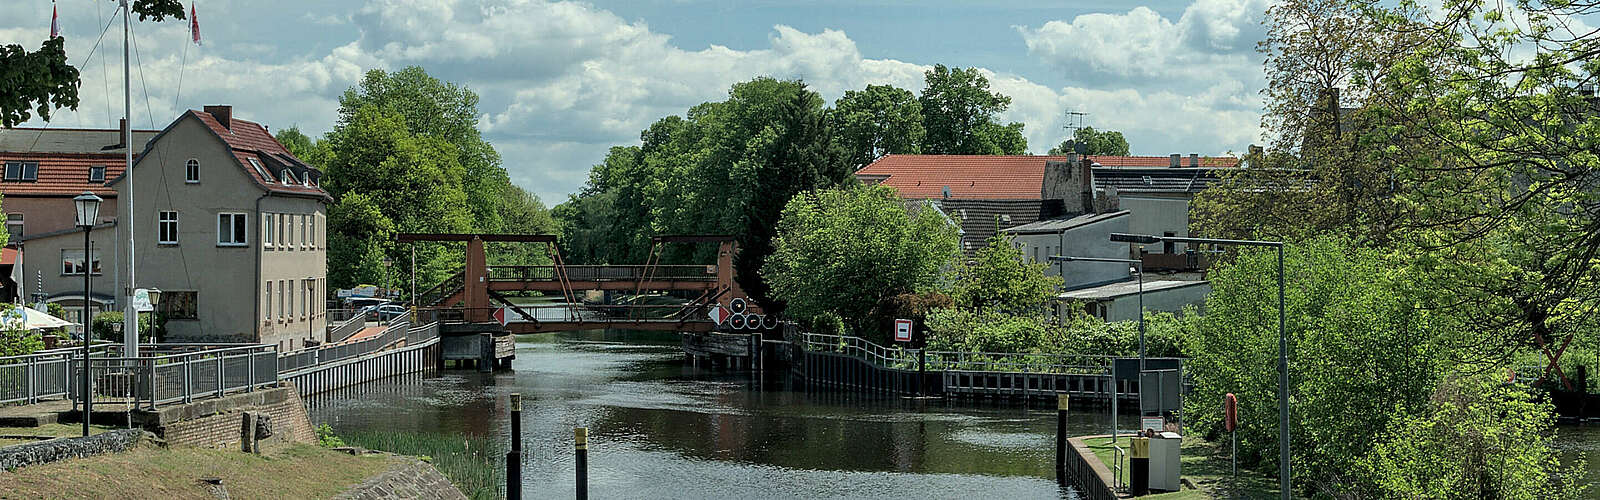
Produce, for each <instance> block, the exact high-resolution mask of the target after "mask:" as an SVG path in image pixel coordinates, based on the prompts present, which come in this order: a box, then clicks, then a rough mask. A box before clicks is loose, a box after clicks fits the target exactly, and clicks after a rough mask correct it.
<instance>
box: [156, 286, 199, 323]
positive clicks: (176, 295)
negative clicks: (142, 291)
mask: <svg viewBox="0 0 1600 500" xmlns="http://www.w3.org/2000/svg"><path fill="white" fill-rule="evenodd" d="M161 312H162V313H165V314H166V315H167V319H199V318H200V292H196V291H193V290H188V291H173V290H167V291H163V292H161Z"/></svg>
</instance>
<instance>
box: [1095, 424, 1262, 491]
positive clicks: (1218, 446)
mask: <svg viewBox="0 0 1600 500" xmlns="http://www.w3.org/2000/svg"><path fill="white" fill-rule="evenodd" d="M1084 444H1085V445H1087V446H1088V447H1089V450H1090V451H1092V452H1094V456H1095V457H1096V458H1099V459H1100V463H1103V464H1106V468H1108V469H1109V468H1111V466H1112V465H1111V464H1112V461H1113V459H1114V457H1115V455H1116V453H1115V451H1113V450H1112V444H1111V438H1109V437H1106V438H1093V439H1085V440H1084ZM1117 445H1118V446H1121V447H1122V449H1123V450H1124V451H1126V450H1127V449H1128V440H1127V437H1126V436H1124V437H1122V438H1121V439H1118V440H1117ZM1229 453H1230V452H1229V448H1228V444H1227V443H1212V442H1210V441H1206V440H1204V439H1200V438H1198V437H1194V436H1188V437H1185V438H1183V449H1182V455H1183V457H1182V458H1181V459H1180V460H1182V462H1183V473H1182V474H1183V478H1184V479H1187V480H1189V482H1192V483H1194V485H1195V486H1196V487H1197V488H1198V489H1193V490H1183V491H1177V492H1172V493H1162V494H1159V495H1150V496H1147V497H1142V498H1149V499H1156V500H1188V499H1207V498H1261V499H1273V498H1278V482H1277V478H1276V477H1274V476H1268V475H1265V474H1261V473H1258V472H1256V471H1252V470H1248V469H1239V479H1238V481H1237V482H1235V481H1234V479H1233V462H1232V460H1231V458H1232V457H1231V455H1229ZM1122 470H1123V476H1122V480H1123V481H1127V480H1128V476H1127V474H1128V472H1127V471H1128V460H1127V457H1126V455H1124V456H1123V458H1122Z"/></svg>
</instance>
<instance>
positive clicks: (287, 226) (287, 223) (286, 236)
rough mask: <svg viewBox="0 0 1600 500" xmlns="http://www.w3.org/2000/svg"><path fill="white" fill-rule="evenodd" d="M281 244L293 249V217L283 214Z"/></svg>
mask: <svg viewBox="0 0 1600 500" xmlns="http://www.w3.org/2000/svg"><path fill="white" fill-rule="evenodd" d="M283 219H284V220H283V228H284V231H283V244H284V245H285V246H287V247H289V249H290V250H293V249H294V215H291V214H283Z"/></svg>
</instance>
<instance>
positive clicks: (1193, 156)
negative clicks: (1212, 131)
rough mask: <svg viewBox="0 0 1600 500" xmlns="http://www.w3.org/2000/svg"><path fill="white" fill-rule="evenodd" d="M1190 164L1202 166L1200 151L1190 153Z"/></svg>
mask: <svg viewBox="0 0 1600 500" xmlns="http://www.w3.org/2000/svg"><path fill="white" fill-rule="evenodd" d="M1189 166H1191V167H1198V166H1200V153H1189Z"/></svg>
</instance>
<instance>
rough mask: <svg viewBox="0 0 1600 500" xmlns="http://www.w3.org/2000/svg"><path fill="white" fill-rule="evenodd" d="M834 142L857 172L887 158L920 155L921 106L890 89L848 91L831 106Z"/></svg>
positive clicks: (904, 93) (875, 87)
mask: <svg viewBox="0 0 1600 500" xmlns="http://www.w3.org/2000/svg"><path fill="white" fill-rule="evenodd" d="M833 119H834V129H833V133H834V142H835V143H837V144H838V145H839V147H841V148H844V151H845V162H846V163H847V164H848V165H850V166H852V167H855V168H860V167H862V166H865V165H867V164H869V163H872V162H873V161H876V160H877V159H878V158H880V157H882V156H883V155H887V154H916V153H920V152H922V141H923V137H924V135H925V131H924V129H923V124H922V104H921V103H920V102H918V101H917V96H916V94H912V93H911V91H909V90H905V89H902V88H898V87H895V86H892V85H868V86H867V88H866V89H864V90H850V91H846V92H845V93H844V96H843V97H840V98H839V100H838V101H836V102H834V104H833Z"/></svg>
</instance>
